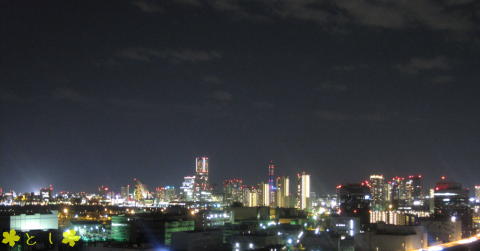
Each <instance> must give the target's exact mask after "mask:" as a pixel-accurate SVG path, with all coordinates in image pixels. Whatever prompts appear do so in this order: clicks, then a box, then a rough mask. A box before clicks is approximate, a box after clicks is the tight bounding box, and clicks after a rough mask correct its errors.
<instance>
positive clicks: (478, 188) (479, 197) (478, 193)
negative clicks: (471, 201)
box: [475, 185, 480, 200]
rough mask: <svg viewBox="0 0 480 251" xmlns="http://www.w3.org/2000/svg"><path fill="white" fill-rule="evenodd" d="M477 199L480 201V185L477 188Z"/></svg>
mask: <svg viewBox="0 0 480 251" xmlns="http://www.w3.org/2000/svg"><path fill="white" fill-rule="evenodd" d="M475 199H476V200H480V185H476V186H475Z"/></svg>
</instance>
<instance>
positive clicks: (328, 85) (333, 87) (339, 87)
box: [316, 82, 348, 92]
mask: <svg viewBox="0 0 480 251" xmlns="http://www.w3.org/2000/svg"><path fill="white" fill-rule="evenodd" d="M316 90H320V91H323V90H327V91H335V92H344V91H347V90H348V86H347V85H345V84H336V83H332V82H325V83H321V84H320V85H319V86H318V87H317V88H316Z"/></svg>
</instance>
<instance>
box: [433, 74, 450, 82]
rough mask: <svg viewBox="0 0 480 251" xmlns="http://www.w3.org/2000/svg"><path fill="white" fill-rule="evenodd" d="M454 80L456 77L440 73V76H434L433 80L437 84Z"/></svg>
mask: <svg viewBox="0 0 480 251" xmlns="http://www.w3.org/2000/svg"><path fill="white" fill-rule="evenodd" d="M454 80H455V78H454V77H453V76H450V75H439V76H435V77H433V79H432V82H433V83H435V84H445V83H450V82H453V81H454Z"/></svg>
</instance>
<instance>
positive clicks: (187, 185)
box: [180, 176, 195, 201]
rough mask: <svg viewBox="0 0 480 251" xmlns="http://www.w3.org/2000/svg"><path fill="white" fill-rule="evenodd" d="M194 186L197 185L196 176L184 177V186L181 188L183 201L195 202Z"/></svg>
mask: <svg viewBox="0 0 480 251" xmlns="http://www.w3.org/2000/svg"><path fill="white" fill-rule="evenodd" d="M194 184H195V176H185V177H183V182H182V186H181V187H180V199H181V200H182V201H193V186H194Z"/></svg>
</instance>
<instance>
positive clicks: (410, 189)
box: [403, 175, 424, 209]
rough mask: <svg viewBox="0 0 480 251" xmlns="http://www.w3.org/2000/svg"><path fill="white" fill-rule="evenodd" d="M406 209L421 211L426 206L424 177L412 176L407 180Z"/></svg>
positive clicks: (404, 202)
mask: <svg viewBox="0 0 480 251" xmlns="http://www.w3.org/2000/svg"><path fill="white" fill-rule="evenodd" d="M405 194H406V196H405V200H404V201H403V207H404V208H405V209H415V208H416V209H419V208H422V207H423V205H424V201H423V200H424V196H423V178H422V175H410V176H408V178H407V179H405Z"/></svg>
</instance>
